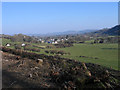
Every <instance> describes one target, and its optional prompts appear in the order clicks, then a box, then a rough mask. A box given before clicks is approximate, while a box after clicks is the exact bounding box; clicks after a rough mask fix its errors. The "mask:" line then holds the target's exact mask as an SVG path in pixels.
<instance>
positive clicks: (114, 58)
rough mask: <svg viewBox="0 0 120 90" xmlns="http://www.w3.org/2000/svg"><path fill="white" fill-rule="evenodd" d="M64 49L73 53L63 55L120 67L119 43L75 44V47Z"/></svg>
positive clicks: (115, 67)
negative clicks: (119, 57) (119, 63)
mask: <svg viewBox="0 0 120 90" xmlns="http://www.w3.org/2000/svg"><path fill="white" fill-rule="evenodd" d="M62 50H64V51H66V52H70V53H71V55H64V56H63V57H66V58H72V59H76V60H79V61H82V62H90V63H97V64H100V65H104V66H107V67H112V68H114V69H118V44H75V45H74V46H73V47H68V48H62ZM79 56H86V57H79ZM95 58H97V59H95Z"/></svg>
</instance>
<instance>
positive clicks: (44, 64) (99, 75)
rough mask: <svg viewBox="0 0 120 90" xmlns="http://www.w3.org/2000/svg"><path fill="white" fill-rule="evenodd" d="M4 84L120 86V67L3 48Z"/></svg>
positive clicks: (67, 86) (82, 86)
mask: <svg viewBox="0 0 120 90" xmlns="http://www.w3.org/2000/svg"><path fill="white" fill-rule="evenodd" d="M2 75H3V76H2V78H3V81H2V83H3V88H32V89H34V88H62V89H68V90H71V89H74V88H79V89H80V88H120V71H117V70H113V69H110V68H105V67H103V66H100V65H97V64H92V63H81V62H78V61H75V60H70V59H64V58H63V59H62V58H61V59H58V58H56V57H52V58H51V57H49V56H48V57H47V58H44V59H40V60H38V59H37V60H33V59H28V58H22V57H20V56H17V55H13V54H10V53H6V52H2Z"/></svg>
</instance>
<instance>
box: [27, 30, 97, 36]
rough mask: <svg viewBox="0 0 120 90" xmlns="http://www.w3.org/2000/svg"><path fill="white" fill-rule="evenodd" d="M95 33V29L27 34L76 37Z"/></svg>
mask: <svg viewBox="0 0 120 90" xmlns="http://www.w3.org/2000/svg"><path fill="white" fill-rule="evenodd" d="M93 31H96V30H95V29H88V30H81V31H74V30H70V31H65V32H53V33H47V34H28V35H29V36H55V35H76V34H85V33H89V32H93Z"/></svg>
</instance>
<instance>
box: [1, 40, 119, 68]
mask: <svg viewBox="0 0 120 90" xmlns="http://www.w3.org/2000/svg"><path fill="white" fill-rule="evenodd" d="M6 43H11V44H15V43H21V42H11V41H10V40H7V39H3V45H5V44H6ZM31 45H37V46H42V47H44V46H46V45H48V44H34V43H31ZM49 45H50V44H49ZM10 48H14V47H13V46H11V47H10ZM45 50H63V51H65V52H70V53H71V54H70V55H68V54H67V55H61V57H65V58H70V59H75V60H79V61H81V62H90V63H96V64H100V65H103V66H106V67H112V68H113V69H116V70H117V69H118V44H89V43H85V44H74V46H73V47H66V48H52V49H41V51H40V52H36V53H40V54H46V53H45V52H44V51H45ZM47 55H48V54H47ZM51 55H52V54H51ZM79 56H85V57H79ZM96 58H97V59H96Z"/></svg>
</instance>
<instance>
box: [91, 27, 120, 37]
mask: <svg viewBox="0 0 120 90" xmlns="http://www.w3.org/2000/svg"><path fill="white" fill-rule="evenodd" d="M90 34H92V35H93V34H97V35H115V36H116V35H120V25H116V26H114V27H112V28H109V29H102V30H99V31H95V32H92V33H90Z"/></svg>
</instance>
